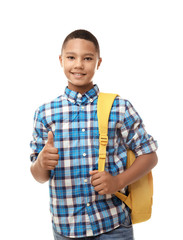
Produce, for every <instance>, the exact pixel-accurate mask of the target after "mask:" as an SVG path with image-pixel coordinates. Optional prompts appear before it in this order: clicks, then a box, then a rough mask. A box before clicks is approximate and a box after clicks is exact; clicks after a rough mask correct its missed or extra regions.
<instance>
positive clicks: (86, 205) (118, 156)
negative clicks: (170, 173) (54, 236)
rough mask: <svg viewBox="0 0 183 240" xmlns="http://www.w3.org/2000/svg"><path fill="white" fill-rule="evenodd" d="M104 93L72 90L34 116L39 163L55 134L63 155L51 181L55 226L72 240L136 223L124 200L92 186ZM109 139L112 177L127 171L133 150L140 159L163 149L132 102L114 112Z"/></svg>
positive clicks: (119, 103)
mask: <svg viewBox="0 0 183 240" xmlns="http://www.w3.org/2000/svg"><path fill="white" fill-rule="evenodd" d="M98 93H99V89H98V87H97V85H95V86H94V87H93V88H92V89H91V90H89V91H88V92H86V93H85V94H83V95H81V94H80V93H77V92H74V91H71V90H69V89H68V88H66V89H65V94H64V95H61V96H59V97H58V98H56V99H55V100H53V101H52V102H50V103H47V104H44V105H42V106H41V107H39V108H38V109H37V111H36V113H35V117H34V131H33V140H32V141H31V148H32V150H33V154H32V155H31V156H34V157H35V158H34V157H33V158H31V159H36V157H37V155H38V154H39V152H40V151H41V150H42V148H43V147H44V145H45V143H46V142H47V136H48V131H50V130H51V131H52V132H53V133H54V144H55V147H56V148H58V151H59V156H60V158H59V162H58V165H57V166H56V168H55V169H54V170H53V171H51V175H50V181H49V189H50V199H51V201H50V211H51V215H52V223H53V227H54V229H55V230H56V231H57V232H58V233H60V234H62V235H64V236H67V237H71V238H79V237H85V236H87V237H88V236H95V235H99V234H101V233H104V232H107V231H110V230H112V229H114V228H116V227H118V226H119V225H120V224H128V223H129V222H130V213H129V210H128V208H127V207H126V206H125V204H124V203H122V202H121V200H119V199H118V198H117V197H116V196H114V195H111V194H108V195H103V196H101V195H99V194H98V193H97V192H95V190H94V188H93V186H92V185H91V176H90V174H89V172H90V171H91V170H94V169H98V154H99V130H98V120H97V99H98ZM108 137H109V142H108V146H107V158H106V165H105V170H106V171H108V172H110V173H111V174H112V175H117V174H119V173H122V172H123V171H124V170H125V168H126V160H127V152H126V150H127V149H128V148H129V149H131V150H133V151H134V152H135V154H136V156H139V155H141V154H145V153H151V152H154V151H156V149H157V143H156V141H154V140H153V138H152V137H151V136H150V135H148V134H147V133H146V131H145V129H144V125H143V123H142V120H141V118H140V116H139V115H138V113H137V112H136V111H135V109H134V108H133V106H132V105H131V103H130V102H129V101H127V100H124V99H122V98H120V97H117V98H116V99H115V101H114V103H113V106H112V109H111V113H110V117H109V130H108ZM125 190H126V189H122V190H121V191H122V192H123V193H124V192H125Z"/></svg>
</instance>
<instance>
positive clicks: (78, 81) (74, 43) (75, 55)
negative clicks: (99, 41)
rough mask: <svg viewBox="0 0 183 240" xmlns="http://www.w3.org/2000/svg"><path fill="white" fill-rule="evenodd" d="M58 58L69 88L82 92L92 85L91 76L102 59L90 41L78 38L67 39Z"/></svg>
mask: <svg viewBox="0 0 183 240" xmlns="http://www.w3.org/2000/svg"><path fill="white" fill-rule="evenodd" d="M59 59H60V63H61V66H62V67H63V70H64V73H65V75H66V77H67V79H68V88H69V89H71V90H73V91H76V92H80V93H84V92H87V91H88V90H90V89H91V88H92V87H93V81H92V78H93V76H94V74H95V71H96V70H97V69H98V68H99V66H100V64H101V61H102V59H101V58H99V55H98V52H97V51H96V48H95V45H94V44H93V43H92V42H91V41H88V40H84V39H80V38H76V39H71V40H69V41H68V42H67V44H66V45H65V47H64V49H63V50H62V55H61V56H60V57H59Z"/></svg>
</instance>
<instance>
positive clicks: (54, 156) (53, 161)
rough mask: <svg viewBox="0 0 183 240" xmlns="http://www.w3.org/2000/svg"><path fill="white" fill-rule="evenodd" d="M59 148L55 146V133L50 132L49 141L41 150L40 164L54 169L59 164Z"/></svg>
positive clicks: (48, 168) (44, 167) (46, 168)
mask: <svg viewBox="0 0 183 240" xmlns="http://www.w3.org/2000/svg"><path fill="white" fill-rule="evenodd" d="M58 159H59V155H58V149H57V148H55V147H54V140H53V133H52V132H51V131H49V132H48V141H47V143H46V144H45V146H44V148H43V150H42V151H41V152H40V157H39V161H40V165H41V167H42V168H43V169H45V170H53V169H54V168H55V167H56V165H57V164H58Z"/></svg>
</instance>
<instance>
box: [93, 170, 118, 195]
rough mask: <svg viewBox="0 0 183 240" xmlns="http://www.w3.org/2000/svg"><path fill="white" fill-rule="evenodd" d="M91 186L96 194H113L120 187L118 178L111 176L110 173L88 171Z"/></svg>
mask: <svg viewBox="0 0 183 240" xmlns="http://www.w3.org/2000/svg"><path fill="white" fill-rule="evenodd" d="M90 175H92V178H91V184H92V185H93V186H94V189H95V191H96V192H98V194H100V195H104V194H114V193H116V192H117V191H119V190H120V185H119V181H118V176H112V175H111V174H110V173H108V172H106V171H103V172H99V171H98V170H94V171H90Z"/></svg>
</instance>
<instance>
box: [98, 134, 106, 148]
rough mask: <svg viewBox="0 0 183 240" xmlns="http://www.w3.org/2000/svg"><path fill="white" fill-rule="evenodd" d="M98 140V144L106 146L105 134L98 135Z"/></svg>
mask: <svg viewBox="0 0 183 240" xmlns="http://www.w3.org/2000/svg"><path fill="white" fill-rule="evenodd" d="M99 141H100V144H102V145H103V146H107V143H108V136H107V135H100V137H99Z"/></svg>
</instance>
